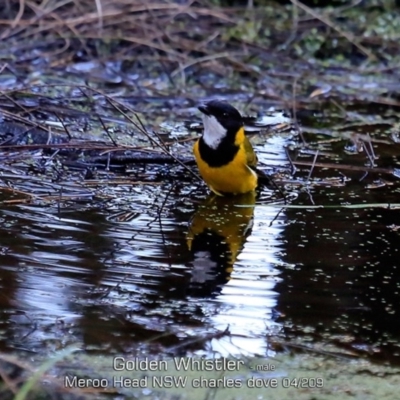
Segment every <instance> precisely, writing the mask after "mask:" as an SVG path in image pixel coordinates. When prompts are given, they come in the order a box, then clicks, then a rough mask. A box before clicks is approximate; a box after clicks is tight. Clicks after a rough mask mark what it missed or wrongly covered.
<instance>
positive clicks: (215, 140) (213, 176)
mask: <svg viewBox="0 0 400 400" xmlns="http://www.w3.org/2000/svg"><path fill="white" fill-rule="evenodd" d="M199 110H200V111H201V112H202V113H203V124H204V132H203V135H202V136H201V137H200V139H198V140H197V142H196V143H195V145H194V147H193V153H194V156H195V158H196V162H197V166H198V167H199V171H200V175H201V176H202V178H203V179H204V181H205V182H206V184H207V185H208V187H209V188H210V189H211V190H212V191H213V192H214V193H215V194H217V195H219V196H224V195H227V194H228V195H229V194H242V193H248V192H251V191H253V190H254V189H255V188H256V187H257V184H258V180H259V179H258V178H259V176H258V174H257V172H256V169H255V167H256V165H257V161H258V160H257V156H256V154H255V152H254V150H253V147H252V145H251V143H250V142H249V139H248V138H247V137H246V135H245V133H244V123H243V119H242V116H241V115H240V113H239V111H238V110H237V109H236V108H235V107H233V106H231V105H230V104H228V103H225V102H222V101H218V100H212V101H210V102H208V103H206V104H204V105H201V106H200V107H199ZM265 178H266V177H265Z"/></svg>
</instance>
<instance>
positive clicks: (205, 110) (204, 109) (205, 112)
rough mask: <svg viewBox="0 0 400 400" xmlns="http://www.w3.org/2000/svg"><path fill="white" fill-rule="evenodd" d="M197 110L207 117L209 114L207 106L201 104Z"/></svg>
mask: <svg viewBox="0 0 400 400" xmlns="http://www.w3.org/2000/svg"><path fill="white" fill-rule="evenodd" d="M198 109H199V110H200V111H201V112H202V113H203V114H205V115H209V114H210V112H209V110H208V108H207V104H202V105H200V106H199V107H198Z"/></svg>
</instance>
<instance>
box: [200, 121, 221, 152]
mask: <svg viewBox="0 0 400 400" xmlns="http://www.w3.org/2000/svg"><path fill="white" fill-rule="evenodd" d="M203 125H204V133H203V139H204V142H205V143H206V144H207V145H208V146H209V147H211V148H212V149H214V150H215V149H216V148H217V147H218V145H219V144H220V143H221V141H222V139H223V138H224V137H225V136H226V134H227V130H226V129H225V128H224V127H223V126H222V125H221V124H220V123H219V122H218V120H217V118H215V117H214V116H213V115H205V114H203Z"/></svg>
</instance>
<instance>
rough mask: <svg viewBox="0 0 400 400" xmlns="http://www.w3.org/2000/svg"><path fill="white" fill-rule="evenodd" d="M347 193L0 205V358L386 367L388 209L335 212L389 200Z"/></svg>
mask: <svg viewBox="0 0 400 400" xmlns="http://www.w3.org/2000/svg"><path fill="white" fill-rule="evenodd" d="M276 141H278V142H279V139H277V138H275V139H273V140H272V142H273V144H274V146H276ZM261 150H262V149H261ZM260 154H262V151H260ZM268 157H269V159H274V154H271V153H268ZM275 158H276V163H281V162H282V153H277V154H275ZM272 162H274V161H272ZM354 182H355V183H353V184H347V185H346V186H338V187H331V188H329V187H325V186H323V187H322V186H321V187H318V186H313V187H310V188H308V190H306V189H307V188H305V189H302V190H301V191H300V194H299V196H298V198H297V199H295V200H293V201H291V202H290V203H289V204H288V207H283V203H282V201H279V200H278V201H276V199H275V201H272V200H268V193H263V194H262V196H261V198H258V199H256V198H254V197H253V198H252V197H248V196H247V197H244V198H242V199H239V198H235V199H234V200H232V199H230V200H226V199H225V200H221V199H215V198H213V197H210V196H208V195H207V193H206V191H205V190H204V188H198V189H196V190H194V191H193V192H191V193H190V192H189V191H188V190H187V189H179V190H180V191H179V190H177V193H175V192H174V190H173V189H174V188H173V187H171V186H169V184H165V185H163V186H161V187H150V188H144V189H143V192H141V191H140V190H138V191H136V192H134V193H130V194H129V196H130V197H129V206H128V207H126V201H125V203H124V207H121V208H120V207H119V205H118V204H115V203H113V204H107V203H106V202H102V203H99V204H98V205H96V204H97V203H94V204H91V205H90V204H87V203H82V204H81V205H79V204H76V203H75V204H73V203H71V206H70V207H68V206H63V207H58V205H57V204H52V205H35V204H31V205H18V206H3V209H2V214H1V223H0V287H1V300H0V301H1V312H0V331H1V337H0V346H1V348H2V349H21V348H22V349H29V350H32V351H37V352H41V351H46V349H49V348H50V349H52V348H60V347H64V346H66V345H68V344H70V343H75V344H76V343H78V344H79V345H81V346H84V347H86V348H88V349H89V348H90V349H97V350H98V351H107V352H129V353H130V354H132V352H133V353H135V354H139V353H140V351H144V352H150V353H151V352H153V353H160V352H166V353H169V354H173V355H176V354H193V353H197V354H211V352H212V351H218V352H220V353H222V354H224V355H226V354H232V353H233V354H235V353H241V354H243V353H245V354H264V355H268V354H272V353H273V352H274V351H276V350H277V349H278V348H280V347H282V346H283V347H285V346H289V347H290V346H305V345H309V346H312V347H314V348H316V349H324V350H329V349H330V346H332V348H333V347H334V348H335V351H337V348H338V347H339V348H341V349H342V351H343V352H344V353H346V354H351V355H362V356H366V357H372V358H376V359H380V360H383V361H391V362H399V361H400V349H399V342H400V333H399V330H398V328H397V326H398V314H399V312H400V301H399V300H400V280H399V279H398V276H399V272H400V271H399V265H400V264H399V259H400V258H399V251H398V248H399V247H398V243H399V233H398V225H397V224H398V221H400V218H399V210H393V209H384V208H378V207H375V206H365V207H360V208H355V209H352V208H343V207H342V206H343V204H345V203H346V202H345V201H342V200H340V199H351V203H359V204H361V205H362V204H368V203H380V202H385V203H388V202H396V201H397V198H398V193H397V191H396V190H394V189H393V188H392V187H391V186H387V187H385V188H380V189H377V190H366V189H365V187H364V186H362V185H361V184H360V183H357V180H355V181H354ZM127 190H128V188H127ZM135 193H136V194H135ZM311 199H312V201H313V202H314V203H315V204H324V205H325V208H313V207H312V201H311ZM349 202H350V201H349ZM302 205H303V206H304V205H307V206H309V207H307V208H295V207H294V206H302ZM329 206H331V207H332V208H329ZM226 329H229V332H230V336H226V335H225V336H224V335H218V332H220V333H221V332H223V331H225V330H226ZM277 342H279V345H278V346H277Z"/></svg>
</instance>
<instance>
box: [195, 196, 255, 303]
mask: <svg viewBox="0 0 400 400" xmlns="http://www.w3.org/2000/svg"><path fill="white" fill-rule="evenodd" d="M255 201H256V193H255V192H254V191H253V192H249V193H245V194H242V195H238V196H224V197H221V196H216V195H215V194H211V195H210V196H209V197H207V199H206V200H205V201H204V202H203V203H202V204H201V205H200V206H199V208H198V209H197V211H196V212H195V213H194V215H193V217H192V219H191V221H190V226H189V231H188V234H187V244H188V248H189V250H190V252H191V254H192V256H193V261H192V262H191V263H192V266H193V268H192V277H191V283H192V285H191V286H192V287H193V288H194V287H196V288H197V289H198V290H199V291H201V294H202V295H206V294H211V293H212V292H219V291H220V288H221V286H222V285H223V284H225V283H226V282H227V281H228V280H229V279H230V275H231V272H232V270H233V265H234V263H235V262H236V259H237V257H238V256H239V254H240V253H241V251H242V250H243V247H244V243H245V242H246V238H247V237H248V236H249V235H250V233H251V229H252V226H253V215H254V205H255ZM210 291H211V293H210ZM196 292H197V290H196ZM198 294H200V293H198Z"/></svg>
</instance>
